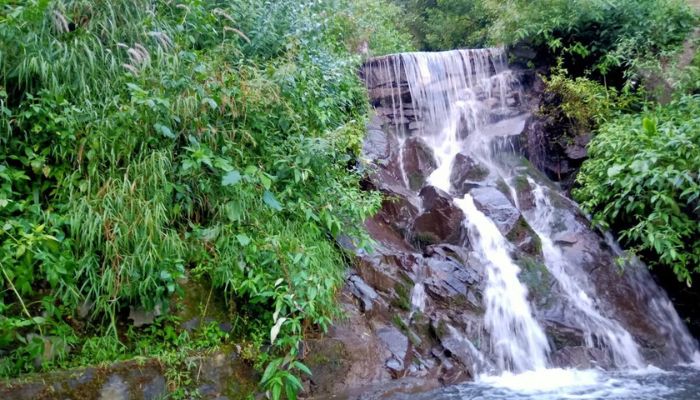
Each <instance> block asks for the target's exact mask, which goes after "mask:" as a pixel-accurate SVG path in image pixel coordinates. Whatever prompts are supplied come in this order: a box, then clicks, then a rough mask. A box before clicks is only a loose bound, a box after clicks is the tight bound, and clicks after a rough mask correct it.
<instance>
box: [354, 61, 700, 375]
mask: <svg viewBox="0 0 700 400" xmlns="http://www.w3.org/2000/svg"><path fill="white" fill-rule="evenodd" d="M367 68H368V70H367V71H365V75H366V76H369V77H374V78H366V79H375V80H377V79H378V78H377V77H382V78H383V81H381V82H379V85H375V87H377V86H381V87H383V88H384V89H383V90H388V91H390V94H389V96H390V98H391V101H390V107H391V112H390V113H389V118H391V120H392V125H393V127H394V129H395V134H396V136H397V138H398V147H399V152H398V153H399V155H398V164H399V165H398V170H399V173H398V175H400V177H399V179H400V180H401V181H403V184H404V186H405V187H406V189H408V190H414V191H416V196H417V190H416V188H413V189H412V188H411V186H412V177H411V176H410V174H409V173H408V172H407V171H406V165H405V163H404V159H405V146H406V143H407V141H408V140H419V141H420V142H421V143H423V144H424V145H425V146H426V147H427V148H428V149H430V151H431V152H432V156H433V158H434V164H435V165H434V170H433V171H432V172H431V173H430V174H429V176H428V177H427V179H426V184H427V185H432V186H434V187H436V188H438V189H440V190H442V191H444V192H446V193H449V194H450V196H451V197H452V199H453V202H454V204H455V205H456V206H457V207H459V209H461V211H462V212H463V214H464V222H463V225H464V227H465V229H466V232H467V237H468V241H469V244H470V246H471V248H472V249H473V253H474V254H475V255H476V257H478V258H479V260H480V262H481V264H483V265H484V266H485V268H486V273H487V280H486V288H485V291H484V297H485V298H484V304H485V308H486V309H485V315H484V329H485V330H486V331H487V333H488V336H489V338H490V340H489V348H487V349H484V348H480V349H479V350H480V351H481V352H482V353H484V354H488V357H490V358H491V360H492V361H494V363H493V364H494V365H495V366H496V368H497V369H496V370H495V371H493V370H491V371H482V372H486V373H490V374H493V373H496V374H502V373H509V372H515V373H523V372H527V371H538V370H545V369H547V368H550V367H551V364H550V352H551V349H550V340H548V334H547V330H546V327H545V326H543V324H542V318H541V316H538V311H537V310H536V309H535V308H534V307H533V305H532V304H531V301H530V296H529V293H528V288H527V287H526V285H525V284H524V283H523V282H522V281H521V279H520V273H521V268H520V266H518V264H517V263H516V262H515V261H514V259H513V254H514V251H515V249H514V245H513V243H511V242H510V241H509V240H508V239H506V237H505V236H504V234H503V233H502V232H501V229H500V226H499V221H494V220H492V219H490V217H489V216H488V215H487V214H486V213H485V212H483V210H482V208H481V207H479V204H477V202H475V198H474V196H473V195H472V191H473V190H474V189H473V188H472V189H469V190H466V191H465V190H460V188H458V187H456V186H455V183H459V184H462V182H455V169H456V168H457V167H458V165H457V164H458V158H459V157H469V158H470V159H472V160H474V162H475V163H478V164H479V165H480V166H482V167H483V168H484V169H485V170H486V177H485V178H484V179H482V181H481V182H480V183H478V184H474V185H472V184H471V183H470V182H468V183H469V185H467V186H468V187H472V186H473V187H484V186H486V187H490V188H498V189H499V190H500V191H501V192H502V193H504V195H505V196H506V197H509V198H510V200H509V201H511V202H513V203H515V204H514V205H515V207H517V208H518V209H519V211H520V212H521V215H522V218H523V219H524V220H525V221H526V223H527V224H528V225H529V226H530V227H531V229H532V230H533V231H534V233H535V234H536V236H537V237H539V240H540V242H541V254H542V259H543V260H542V261H543V263H544V266H545V267H546V269H547V271H548V273H549V274H550V275H551V276H552V278H553V279H554V281H555V282H556V286H557V287H558V290H559V291H560V292H561V293H562V296H563V297H564V298H565V301H566V303H568V304H569V306H570V307H569V309H570V310H572V311H570V313H571V317H570V319H571V320H572V324H574V325H575V326H576V327H577V329H581V330H582V331H584V332H585V344H584V347H586V348H589V349H599V350H602V351H605V352H607V353H609V354H610V358H611V359H612V365H614V367H616V368H621V369H639V368H644V367H645V366H646V362H645V357H644V356H643V354H642V353H641V351H640V346H639V344H638V343H637V342H636V341H635V338H634V337H633V336H632V335H631V334H630V333H629V332H628V331H627V330H626V329H625V327H624V324H622V323H621V321H618V320H617V319H615V316H614V315H613V313H612V312H609V311H608V310H606V307H607V306H606V303H605V302H603V301H599V300H598V297H599V294H598V293H596V289H595V287H594V285H593V284H591V283H590V282H589V279H588V277H587V275H586V268H584V267H585V265H582V264H581V263H583V262H585V260H574V259H572V256H570V255H567V253H566V252H567V249H566V248H564V247H562V246H564V245H562V244H561V243H560V242H562V240H560V239H561V238H559V237H558V235H560V233H561V232H559V230H558V228H557V225H558V224H561V221H560V220H561V219H562V218H563V219H566V218H569V219H570V221H568V222H569V223H571V224H575V223H577V222H575V221H574V218H573V217H567V215H560V214H561V213H562V212H561V211H560V210H559V209H558V208H557V207H556V206H555V205H553V204H552V203H553V201H552V198H559V199H561V198H562V196H561V195H559V194H558V193H556V192H554V191H553V189H550V188H548V187H547V185H545V184H543V183H542V182H540V180H541V179H542V178H536V177H535V176H533V175H532V174H529V173H528V172H527V171H526V169H523V168H517V167H514V166H513V165H512V163H511V164H509V163H508V162H503V161H502V158H501V157H500V156H501V154H502V151H501V150H502V149H503V148H511V147H512V138H513V137H515V135H518V134H520V133H521V132H522V130H523V126H524V121H525V119H526V117H527V107H525V104H523V100H522V98H523V94H522V89H521V86H520V83H519V81H518V79H517V77H516V75H515V74H514V73H513V72H512V71H511V70H510V69H509V68H508V65H507V63H506V55H505V52H504V51H503V50H502V49H479V50H454V51H448V52H439V53H405V54H398V55H393V56H388V57H384V58H381V59H377V60H376V61H375V62H374V63H372V64H370V65H369V66H368V67H367ZM380 80H381V79H380ZM376 83H377V82H375V84H376ZM375 90H376V89H375ZM409 101H410V103H411V105H412V106H411V107H410V108H409V107H407V102H409ZM409 112H410V113H415V115H414V116H413V118H412V120H413V121H412V122H409V120H408V118H407V117H406V116H407V115H408V114H407V113H409ZM504 143H505V144H506V145H505V146H504ZM523 178H524V179H523ZM516 181H519V182H526V183H527V186H529V188H530V190H529V193H530V194H531V196H532V197H533V203H534V204H533V206H532V207H530V208H527V209H524V208H523V207H521V205H520V204H519V199H518V196H519V192H520V191H521V190H519V189H517V188H516V187H515V186H516V185H517V184H516ZM470 185H471V186H470ZM418 189H420V188H418ZM573 207H575V205H574V206H573ZM572 221H573V222H572ZM582 229H584V228H582ZM585 229H588V228H587V227H586V228H585ZM564 242H565V241H564ZM422 279H423V278H421V279H420V281H419V282H418V283H417V284H416V286H415V287H414V288H413V291H412V294H411V302H412V304H413V307H414V309H416V310H417V311H423V308H424V306H425V302H426V295H425V290H424V287H423V283H422ZM650 296H652V295H650ZM652 297H654V298H653V299H652V300H650V301H652V302H656V303H654V304H656V308H655V309H656V310H657V312H655V315H654V316H652V317H653V319H654V323H656V324H663V325H664V327H665V329H667V330H668V332H670V335H672V336H677V337H678V339H676V340H677V341H678V344H677V345H676V346H675V347H674V348H675V349H676V351H678V353H679V355H678V357H677V358H678V359H680V360H688V359H690V358H692V355H691V354H690V353H693V352H694V351H695V349H696V344H695V341H694V340H693V339H692V338H690V336H689V334H688V332H687V330H686V329H685V327H683V326H682V323H680V319H679V318H678V316H677V314H676V313H675V310H673V308H672V307H669V305H668V304H669V303H668V300H667V299H666V297H665V294H663V293H662V292H661V293H654V294H653V296H652ZM652 317H650V318H652ZM464 340H465V341H466V342H469V341H468V340H467V339H466V338H464ZM470 346H471V343H470ZM472 347H473V346H472ZM471 350H474V351H475V349H471ZM683 353H687V354H683Z"/></svg>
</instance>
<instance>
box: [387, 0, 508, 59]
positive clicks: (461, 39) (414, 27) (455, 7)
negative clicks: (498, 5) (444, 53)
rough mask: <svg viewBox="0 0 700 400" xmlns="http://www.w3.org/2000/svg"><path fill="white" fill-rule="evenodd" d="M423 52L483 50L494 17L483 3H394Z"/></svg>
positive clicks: (416, 0)
mask: <svg viewBox="0 0 700 400" xmlns="http://www.w3.org/2000/svg"><path fill="white" fill-rule="evenodd" d="M394 1H395V2H396V3H397V4H399V5H401V6H403V7H404V9H405V12H406V14H407V16H406V17H404V19H405V21H406V22H408V24H409V26H410V29H411V31H412V32H413V34H414V36H415V38H416V42H417V44H418V46H419V47H420V48H422V49H424V50H448V49H455V48H472V47H483V46H484V45H485V44H487V42H488V31H489V27H490V25H491V23H492V22H493V20H494V19H495V17H496V15H495V14H494V13H492V10H491V9H490V8H488V7H487V4H486V3H485V2H484V1H483V0H437V1H436V0H394Z"/></svg>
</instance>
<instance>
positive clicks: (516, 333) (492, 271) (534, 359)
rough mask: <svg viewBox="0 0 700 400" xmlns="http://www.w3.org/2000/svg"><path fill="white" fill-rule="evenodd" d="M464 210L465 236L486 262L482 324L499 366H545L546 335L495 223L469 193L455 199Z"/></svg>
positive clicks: (510, 367)
mask: <svg viewBox="0 0 700 400" xmlns="http://www.w3.org/2000/svg"><path fill="white" fill-rule="evenodd" d="M456 203H457V205H458V206H459V207H460V208H461V209H462V210H463V211H464V214H465V217H466V218H465V223H466V225H467V228H468V230H469V239H470V240H471V241H472V243H474V245H475V247H476V251H477V253H478V255H479V256H480V257H481V258H482V259H483V260H484V261H485V265H486V266H487V276H488V281H487V282H488V286H487V287H486V293H485V295H486V315H485V316H484V319H485V323H486V328H487V329H488V331H489V332H490V334H491V345H492V350H493V352H494V354H495V356H496V362H497V365H498V367H499V368H500V370H502V371H505V370H511V371H516V372H522V371H527V370H533V369H541V368H544V367H545V366H546V361H547V358H546V356H547V352H548V351H549V346H548V344H547V337H546V336H545V334H544V331H543V330H542V328H541V327H540V326H539V325H538V324H537V321H535V319H534V318H533V317H532V311H531V309H530V305H529V304H528V302H527V289H526V288H525V286H523V285H522V284H521V283H520V281H519V280H518V272H519V271H520V268H519V267H518V266H517V265H516V264H515V263H514V262H513V260H512V259H511V257H510V254H509V245H508V242H507V241H506V240H505V238H504V237H503V235H501V233H500V232H499V231H498V227H497V226H496V225H495V224H494V223H493V222H492V221H491V220H489V219H488V217H486V215H484V214H483V213H482V212H480V211H479V210H478V209H477V208H476V205H474V200H473V199H472V198H471V196H469V195H467V196H465V198H464V199H460V200H457V201H456Z"/></svg>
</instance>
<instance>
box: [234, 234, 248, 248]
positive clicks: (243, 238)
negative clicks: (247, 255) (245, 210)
mask: <svg viewBox="0 0 700 400" xmlns="http://www.w3.org/2000/svg"><path fill="white" fill-rule="evenodd" d="M236 239H238V243H240V244H241V246H247V245H249V244H250V237H248V235H246V234H243V233H241V234H238V235H236Z"/></svg>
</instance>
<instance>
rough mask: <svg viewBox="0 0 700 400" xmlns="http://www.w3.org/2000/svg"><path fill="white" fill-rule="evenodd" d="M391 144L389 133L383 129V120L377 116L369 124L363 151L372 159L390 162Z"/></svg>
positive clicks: (379, 161)
mask: <svg viewBox="0 0 700 400" xmlns="http://www.w3.org/2000/svg"><path fill="white" fill-rule="evenodd" d="M391 144H392V143H391V139H390V137H389V135H387V134H386V133H384V131H382V126H381V121H380V120H379V118H378V117H376V116H375V117H374V118H373V119H372V121H371V122H370V124H369V125H368V126H367V135H366V136H365V141H364V144H363V146H362V153H363V154H364V156H365V157H367V158H368V159H370V160H372V161H375V162H378V163H388V162H389V159H390V157H391Z"/></svg>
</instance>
